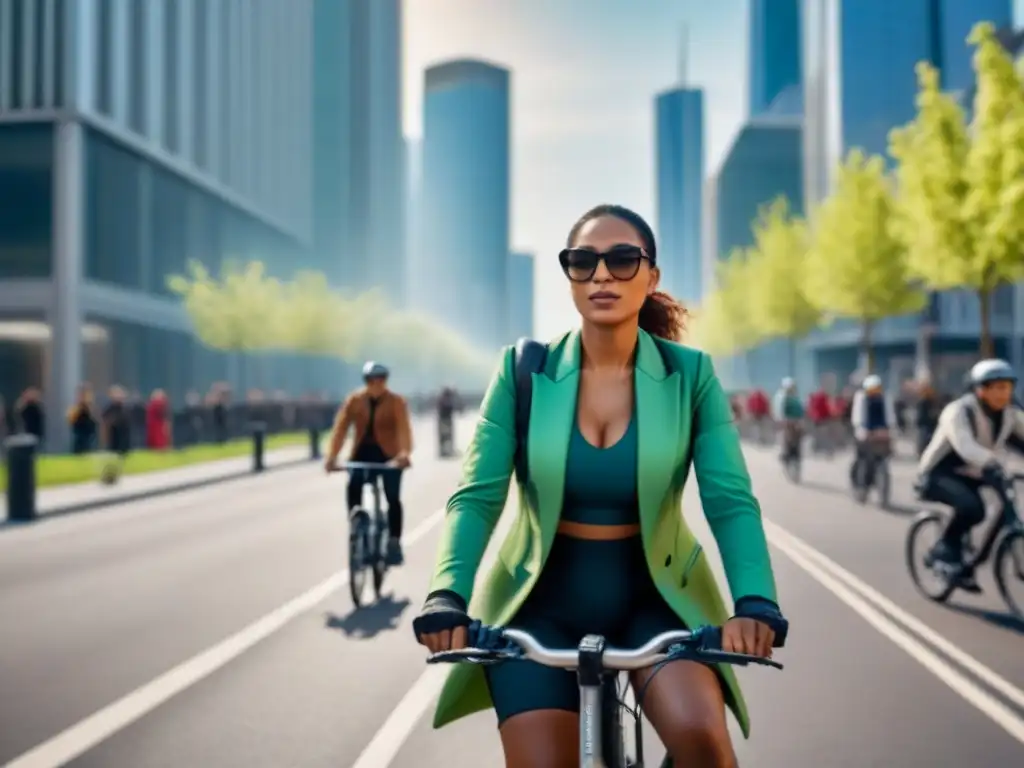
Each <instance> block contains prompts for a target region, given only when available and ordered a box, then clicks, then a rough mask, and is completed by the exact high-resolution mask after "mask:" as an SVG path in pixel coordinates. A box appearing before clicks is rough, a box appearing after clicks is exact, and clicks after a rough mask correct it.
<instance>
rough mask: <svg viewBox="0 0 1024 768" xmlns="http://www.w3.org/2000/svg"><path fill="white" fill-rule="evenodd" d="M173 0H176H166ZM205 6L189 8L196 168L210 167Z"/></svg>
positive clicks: (208, 56) (193, 147)
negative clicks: (191, 9) (190, 17)
mask: <svg viewBox="0 0 1024 768" xmlns="http://www.w3.org/2000/svg"><path fill="white" fill-rule="evenodd" d="M169 2H171V3H173V2H175V0H169ZM208 10H209V6H207V5H197V6H196V7H195V8H194V9H193V11H192V45H193V57H192V68H193V83H192V98H193V103H192V123H191V124H192V131H193V136H192V156H193V158H194V160H195V164H196V166H197V167H199V168H204V169H205V168H208V167H209V162H210V158H209V154H210V152H209V141H208V139H207V126H208V125H209V118H208V117H207V113H208V112H209V110H208V108H207V104H206V99H207V89H208V88H209V87H210V86H209V82H208V80H209V77H210V71H209V70H210V64H209V60H210V53H209V47H208V39H207V38H208V35H207V22H206V14H207V12H208Z"/></svg>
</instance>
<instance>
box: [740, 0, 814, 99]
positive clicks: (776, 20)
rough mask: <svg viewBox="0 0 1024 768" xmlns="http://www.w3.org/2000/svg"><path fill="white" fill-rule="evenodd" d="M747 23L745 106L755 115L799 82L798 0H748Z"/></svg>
mask: <svg viewBox="0 0 1024 768" xmlns="http://www.w3.org/2000/svg"><path fill="white" fill-rule="evenodd" d="M747 25H748V32H749V48H748V51H747V57H748V62H747V63H748V75H747V77H748V90H749V94H748V95H749V105H748V108H749V115H750V116H751V117H754V116H757V115H760V114H762V113H763V112H767V111H768V110H769V109H770V108H771V107H772V104H773V103H774V102H775V100H776V99H777V98H778V97H779V94H781V93H783V91H785V90H786V89H787V88H792V87H793V86H798V85H799V84H800V82H801V77H800V0H750V11H749V15H748V22H747Z"/></svg>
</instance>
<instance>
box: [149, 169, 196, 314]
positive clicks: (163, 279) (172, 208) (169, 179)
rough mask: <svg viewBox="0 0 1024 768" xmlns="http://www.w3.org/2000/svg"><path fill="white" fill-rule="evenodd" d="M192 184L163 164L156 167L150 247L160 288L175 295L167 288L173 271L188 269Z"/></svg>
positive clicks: (156, 282) (163, 292)
mask: <svg viewBox="0 0 1024 768" xmlns="http://www.w3.org/2000/svg"><path fill="white" fill-rule="evenodd" d="M188 194H189V184H188V182H186V181H184V180H183V179H182V178H181V177H180V176H177V175H175V174H173V173H171V172H170V171H165V170H163V169H160V168H155V169H154V170H153V190H152V196H151V198H150V200H151V203H152V208H151V212H150V217H151V218H150V232H151V233H152V240H151V241H150V243H149V251H150V254H151V256H152V265H153V276H154V283H155V285H156V287H157V291H158V292H159V293H161V294H163V295H168V296H169V295H171V293H170V291H169V290H168V288H167V278H168V277H169V276H170V275H175V274H182V273H183V272H184V271H185V263H186V261H187V260H188V256H187V255H186V251H185V248H186V236H185V224H186V217H185V211H186V209H187V205H188V202H187V201H188Z"/></svg>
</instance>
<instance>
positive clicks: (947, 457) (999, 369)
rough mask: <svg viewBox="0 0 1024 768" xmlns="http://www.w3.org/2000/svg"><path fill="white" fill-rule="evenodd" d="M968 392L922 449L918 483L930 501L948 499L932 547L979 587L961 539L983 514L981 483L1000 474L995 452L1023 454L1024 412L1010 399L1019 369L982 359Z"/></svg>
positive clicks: (966, 582) (963, 580) (965, 584)
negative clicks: (946, 517)
mask: <svg viewBox="0 0 1024 768" xmlns="http://www.w3.org/2000/svg"><path fill="white" fill-rule="evenodd" d="M969 379H970V386H971V391H970V392H968V393H967V394H965V395H964V396H963V397H961V398H959V399H957V400H954V401H953V402H952V403H950V404H949V405H947V406H946V407H945V408H944V409H943V410H942V414H941V415H940V416H939V424H938V426H937V427H936V429H935V434H934V435H933V436H932V439H931V442H930V443H929V444H928V447H927V448H925V450H924V452H923V453H922V454H921V461H920V464H919V465H918V471H919V478H918V488H919V489H920V491H921V497H922V498H923V499H926V500H928V501H936V502H939V503H941V504H947V505H949V506H950V507H952V508H953V516H952V518H950V521H949V524H948V525H947V527H946V530H945V532H944V533H943V536H942V539H941V540H940V541H939V543H938V545H937V546H936V548H935V550H934V552H933V553H932V554H933V556H934V557H935V559H936V560H939V561H941V562H943V563H945V564H947V565H949V566H950V567H951V568H952V569H953V570H954V572H956V573H957V574H958V579H959V582H960V586H961V587H962V588H964V589H967V590H970V591H975V592H977V591H980V590H979V587H978V585H977V582H976V581H975V580H974V574H972V573H968V572H965V570H964V567H963V565H964V564H963V540H964V537H965V536H966V535H967V534H968V533H969V532H970V530H971V529H972V528H973V527H974V526H975V525H977V524H978V523H980V522H981V521H982V520H984V519H985V502H984V501H983V499H982V498H981V495H980V493H979V491H980V489H981V488H982V486H984V485H995V486H997V487H998V486H999V484H1000V483H1001V482H1002V478H1003V469H1002V464H1001V462H1000V460H999V454H1000V453H1001V452H1002V451H1004V450H1005V449H1006V448H1014V449H1016V450H1018V451H1020V452H1022V453H1024V411H1022V410H1021V408H1020V406H1019V405H1017V404H1016V403H1015V402H1014V400H1013V390H1014V387H1015V386H1016V384H1017V374H1016V372H1015V371H1014V370H1013V368H1012V367H1011V366H1010V364H1009V363H1007V362H1005V361H1003V360H982V361H981V362H980V363H977V364H976V365H975V366H974V367H973V368H972V369H971V373H970V377H969Z"/></svg>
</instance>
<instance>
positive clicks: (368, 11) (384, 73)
mask: <svg viewBox="0 0 1024 768" xmlns="http://www.w3.org/2000/svg"><path fill="white" fill-rule="evenodd" d="M304 2H306V3H307V4H308V3H309V2H312V3H313V8H314V19H315V24H314V40H315V44H314V47H313V61H314V67H313V88H314V93H315V99H314V105H313V152H314V155H315V157H316V158H317V162H316V164H315V166H314V169H313V183H314V188H315V190H316V193H315V195H314V208H313V210H314V217H313V220H314V228H313V229H314V251H315V252H316V253H317V254H318V257H319V258H320V259H321V260H322V261H323V262H324V263H325V265H326V267H327V268H328V269H329V271H330V273H331V276H332V278H333V279H334V281H335V282H336V283H338V284H340V285H342V286H345V287H346V288H349V289H355V290H365V289H369V288H378V289H380V290H382V291H383V292H384V293H386V294H387V295H388V296H389V297H390V298H391V299H392V301H393V302H394V303H395V304H397V305H404V304H405V301H406V296H405V284H406V281H407V274H406V273H407V269H408V264H407V259H406V210H405V208H406V184H405V143H404V139H403V136H402V107H401V101H402V2H401V0H304ZM300 5H301V3H300Z"/></svg>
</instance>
